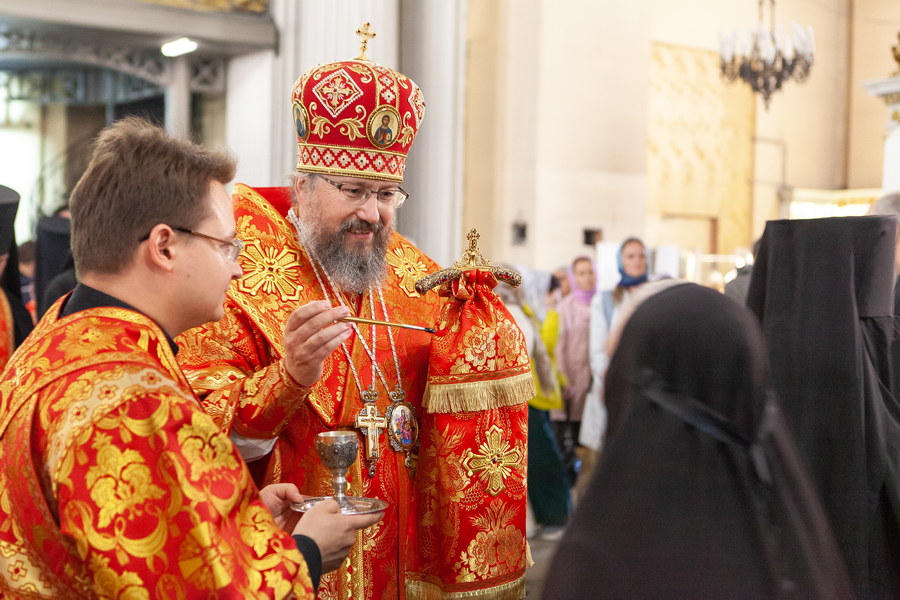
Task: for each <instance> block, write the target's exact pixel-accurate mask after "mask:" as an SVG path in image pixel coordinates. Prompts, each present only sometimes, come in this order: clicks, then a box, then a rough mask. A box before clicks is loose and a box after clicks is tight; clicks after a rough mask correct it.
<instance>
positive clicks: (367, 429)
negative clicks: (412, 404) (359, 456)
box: [353, 404, 387, 477]
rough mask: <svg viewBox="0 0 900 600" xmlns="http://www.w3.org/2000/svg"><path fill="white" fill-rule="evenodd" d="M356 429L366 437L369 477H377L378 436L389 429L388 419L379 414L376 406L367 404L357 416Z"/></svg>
mask: <svg viewBox="0 0 900 600" xmlns="http://www.w3.org/2000/svg"><path fill="white" fill-rule="evenodd" d="M353 426H354V427H358V428H359V430H360V431H361V432H362V433H363V435H364V436H365V437H366V459H367V460H368V461H369V477H374V476H375V461H377V460H378V456H379V451H378V436H379V435H381V431H382V430H383V429H386V428H387V419H386V418H385V417H384V415H382V414H379V412H378V407H377V406H375V405H374V404H366V405H365V406H363V409H362V410H361V411H359V414H358V415H356V421H355V422H354V423H353Z"/></svg>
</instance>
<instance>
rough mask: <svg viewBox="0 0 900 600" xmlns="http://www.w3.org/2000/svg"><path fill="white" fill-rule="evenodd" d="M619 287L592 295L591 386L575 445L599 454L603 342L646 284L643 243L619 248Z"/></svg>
mask: <svg viewBox="0 0 900 600" xmlns="http://www.w3.org/2000/svg"><path fill="white" fill-rule="evenodd" d="M617 261H618V264H619V275H620V276H621V277H620V279H619V283H618V284H617V285H616V287H614V288H613V289H611V290H606V291H603V292H601V293H599V294H595V295H594V298H593V300H592V301H591V324H590V336H589V348H590V349H589V355H590V362H591V376H592V384H591V389H590V391H589V392H588V395H587V398H586V400H585V413H586V417H585V418H584V422H583V423H582V431H581V435H580V437H579V440H578V441H579V443H581V444H582V445H583V446H587V447H588V448H591V449H593V450H599V449H600V446H601V440H602V439H603V434H604V431H605V430H606V408H605V404H604V402H603V377H604V375H605V374H606V365H607V364H608V363H609V354H608V353H607V350H606V339H607V337H608V336H609V331H610V329H611V327H612V324H613V323H614V322H615V321H616V320H617V318H618V315H619V307H621V306H622V305H623V304H624V302H625V301H626V300H628V298H630V297H631V294H632V293H633V292H634V290H636V289H637V288H638V286H640V285H641V284H642V283H645V282H646V281H647V252H646V247H645V246H644V242H642V241H641V240H639V239H638V238H636V237H630V238H628V239H627V240H625V241H624V242H622V245H621V246H619V254H618V256H617Z"/></svg>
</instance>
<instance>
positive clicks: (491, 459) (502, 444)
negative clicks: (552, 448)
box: [462, 425, 522, 496]
mask: <svg viewBox="0 0 900 600" xmlns="http://www.w3.org/2000/svg"><path fill="white" fill-rule="evenodd" d="M478 450H479V451H480V452H481V454H475V453H474V452H472V449H471V448H469V449H467V450H466V451H465V453H464V454H463V460H462V464H463V465H464V466H465V467H466V469H467V472H468V475H469V477H471V476H472V475H475V474H476V473H477V474H478V477H479V478H480V479H481V480H482V481H483V482H485V483H487V491H488V493H489V494H491V495H493V496H496V495H498V494H499V493H500V492H502V491H503V490H505V489H506V478H507V477H509V476H510V475H511V474H512V471H513V469H512V468H511V467H515V466H516V465H518V464H519V463H521V462H522V452H521V451H520V450H518V449H515V448H512V447H511V446H510V444H509V442H507V441H506V440H504V439H503V430H502V429H500V428H499V427H498V426H497V425H494V426H493V427H491V428H490V429H489V430H488V432H487V436H486V440H485V442H484V443H482V444H481V446H479V448H478Z"/></svg>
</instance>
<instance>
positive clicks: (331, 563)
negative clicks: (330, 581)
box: [294, 500, 384, 573]
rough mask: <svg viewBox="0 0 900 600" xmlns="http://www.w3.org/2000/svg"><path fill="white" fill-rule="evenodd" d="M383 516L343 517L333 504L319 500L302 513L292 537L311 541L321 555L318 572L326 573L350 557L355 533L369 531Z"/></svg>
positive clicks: (382, 514)
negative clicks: (319, 570)
mask: <svg viewBox="0 0 900 600" xmlns="http://www.w3.org/2000/svg"><path fill="white" fill-rule="evenodd" d="M383 516H384V513H383V512H377V513H372V514H368V515H344V514H341V509H340V507H339V506H338V503H337V502H335V501H334V500H322V501H321V502H316V503H315V504H314V505H313V507H312V508H310V509H309V510H308V511H306V513H305V514H304V515H303V517H302V518H301V519H300V522H299V523H297V527H295V528H294V535H305V536H307V537H310V538H312V540H313V541H314V542H315V543H316V545H317V546H318V547H319V553H321V555H322V572H323V573H328V572H329V571H334V570H335V569H337V568H338V567H340V566H341V563H342V562H344V559H345V558H347V555H348V554H350V547H351V546H352V545H353V542H355V541H356V530H357V529H365V528H366V527H371V526H372V525H374V524H375V523H377V522H378V521H380V520H381V518H382V517H383Z"/></svg>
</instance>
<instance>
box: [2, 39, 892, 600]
mask: <svg viewBox="0 0 900 600" xmlns="http://www.w3.org/2000/svg"><path fill="white" fill-rule="evenodd" d="M364 31H365V29H364ZM362 37H363V38H364V40H365V39H366V36H362ZM366 43H367V42H366V41H363V43H362V52H361V54H360V56H359V57H356V58H352V59H349V58H348V59H343V58H342V59H340V60H336V61H334V62H328V63H323V64H320V65H318V66H316V67H314V68H312V69H310V70H309V71H307V72H306V73H303V74H302V75H301V76H300V78H299V79H297V81H296V83H295V84H294V86H293V88H292V90H291V94H290V97H288V98H285V99H284V100H285V102H287V103H288V104H289V105H290V106H291V111H292V117H293V119H292V120H291V122H288V123H285V124H284V129H285V131H289V132H290V134H291V136H292V138H293V139H295V141H296V169H295V172H294V173H293V174H292V175H291V177H290V179H289V180H288V181H287V182H286V183H284V184H283V185H280V186H276V187H252V186H249V185H245V184H243V183H240V182H234V181H233V179H234V174H235V168H236V164H235V159H234V157H233V156H232V155H231V154H230V153H229V152H227V151H220V150H214V149H210V148H207V147H204V146H202V145H200V144H197V143H193V142H189V141H187V140H184V139H181V138H179V137H177V136H173V135H171V134H170V133H167V132H166V131H165V130H164V129H163V128H162V127H160V126H159V125H158V124H154V123H153V122H150V121H148V120H145V119H142V118H139V117H135V116H129V117H126V118H123V119H120V120H117V121H115V122H113V123H110V124H109V125H108V126H107V127H105V128H104V129H103V130H102V131H101V132H100V133H99V134H98V135H97V136H96V139H95V141H94V143H93V147H92V151H91V156H90V160H89V162H88V164H87V167H86V169H85V171H84V173H83V175H82V176H81V178H80V179H79V180H78V183H77V185H76V186H75V187H74V188H73V190H72V192H71V194H70V197H68V198H67V199H66V202H65V206H61V207H59V210H57V211H56V212H54V213H53V214H52V215H44V216H42V217H41V218H40V219H38V220H37V222H36V225H35V231H34V238H33V240H31V241H27V242H24V243H21V244H17V243H16V239H15V234H14V231H15V230H14V227H13V222H14V220H15V218H16V214H17V209H18V206H19V204H20V199H21V197H20V193H19V192H18V191H16V190H14V189H12V188H10V187H6V186H0V267H2V292H3V293H2V294H0V308H2V310H0V362H2V365H3V371H2V374H0V598H5V597H9V598H111V597H134V598H207V597H221V598H226V597H228V598H238V597H241V598H244V597H247V598H250V597H253V598H316V597H318V598H323V599H332V598H333V599H351V598H353V599H364V600H370V599H371V600H375V599H381V598H409V599H419V598H422V599H424V598H485V599H498V600H505V599H512V598H515V599H519V598H526V597H532V598H543V599H544V600H547V599H555V598H560V599H561V598H617V599H618V598H621V599H627V598H647V599H650V598H672V599H675V598H679V599H681V598H697V599H708V598H753V599H756V598H759V599H768V598H779V599H780V598H796V599H808V598H817V599H818V598H834V599H844V598H897V597H900V403H898V398H900V345H895V343H894V342H895V339H896V338H898V337H900V328H898V327H897V319H896V317H895V314H896V313H897V311H898V310H900V307H898V305H896V304H895V302H900V294H898V291H900V290H898V289H897V285H900V278H898V274H900V243H898V242H900V228H898V221H900V193H887V194H884V195H882V196H881V197H879V198H878V199H877V200H876V201H875V202H874V203H872V204H871V206H870V207H869V208H868V213H867V214H866V215H863V216H846V217H829V218H818V219H782V220H771V221H768V222H767V223H766V224H765V228H764V230H763V232H762V234H761V236H760V237H759V239H758V240H757V241H756V243H755V244H754V246H753V251H752V253H751V254H750V256H748V257H747V259H746V261H745V262H744V263H742V264H741V265H740V266H737V265H736V266H735V269H734V270H733V271H732V272H730V273H729V274H728V277H727V281H726V280H724V279H723V280H716V281H689V280H688V279H687V278H685V276H684V273H680V272H679V270H678V264H679V263H678V260H677V257H676V259H675V260H674V261H671V260H668V258H669V257H667V256H666V254H665V249H664V248H653V247H651V246H650V245H648V244H647V243H645V241H644V240H643V239H641V238H640V237H636V236H635V237H627V238H625V239H623V240H619V241H615V242H604V241H602V240H594V241H596V243H591V244H590V245H586V246H585V251H584V252H583V253H580V254H577V255H575V256H573V257H572V258H571V260H570V261H568V262H567V263H566V264H564V265H561V266H560V267H559V268H558V269H556V270H553V271H551V270H547V269H538V268H535V267H534V266H532V265H520V264H514V263H512V262H501V261H500V260H497V259H496V258H495V257H491V256H485V253H484V251H483V247H490V246H489V245H485V244H484V236H485V235H486V234H485V233H484V232H480V233H479V232H478V231H475V230H472V231H470V232H468V235H467V236H465V241H464V242H463V243H462V247H463V248H464V250H463V252H462V253H461V256H460V258H459V260H457V261H456V262H454V263H452V264H443V265H441V264H438V263H437V262H436V261H434V260H432V259H431V258H430V257H429V256H427V255H426V254H425V253H424V252H423V251H422V250H421V249H420V248H419V247H418V246H417V244H416V243H415V242H414V241H412V240H410V239H408V238H406V237H404V236H403V235H402V234H401V233H400V232H399V231H398V228H397V227H396V222H395V217H396V215H397V214H398V212H399V211H400V210H401V206H402V205H403V204H404V203H405V202H406V201H407V199H408V198H409V197H410V194H409V193H408V192H407V191H406V190H405V189H404V187H403V182H404V177H405V176H406V177H408V176H409V173H405V171H404V169H405V165H406V158H407V154H410V155H414V154H415V150H413V145H414V140H415V138H416V136H417V134H418V132H419V128H420V126H422V123H423V121H424V122H427V120H425V119H424V116H425V113H426V111H425V98H424V95H425V94H424V92H423V91H422V90H420V89H419V87H418V86H417V85H416V83H415V82H414V81H413V80H412V79H410V78H409V77H407V76H406V75H404V74H403V73H401V72H399V71H397V70H395V69H393V68H390V67H388V66H383V65H380V64H378V63H376V62H374V61H372V60H370V59H369V58H368V57H367V56H366V54H365V53H366ZM351 92H352V93H351ZM360 115H362V117H363V118H362V119H359V121H358V123H357V122H356V121H353V123H351V121H352V120H353V119H357V118H359V116H360ZM342 119H343V120H342ZM341 123H342V124H343V125H339V124H341ZM348 123H351V124H350V125H348ZM411 168H414V166H411ZM415 201H416V199H415V198H411V199H410V202H415ZM485 230H489V228H488V227H485ZM665 265H674V267H673V268H672V269H671V270H668V271H667V270H666V268H665ZM543 543H547V544H552V552H551V554H550V555H549V556H548V557H547V558H546V559H544V560H546V561H547V564H545V565H542V566H543V567H544V568H545V575H544V576H543V578H542V580H541V581H540V582H538V583H535V582H534V580H530V579H529V572H530V570H532V569H535V568H537V567H538V566H541V565H535V562H534V561H535V559H534V558H533V557H532V551H531V548H532V546H536V545H537V544H543Z"/></svg>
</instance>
